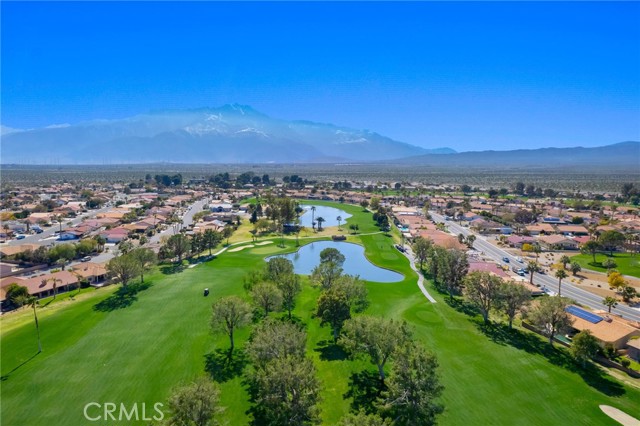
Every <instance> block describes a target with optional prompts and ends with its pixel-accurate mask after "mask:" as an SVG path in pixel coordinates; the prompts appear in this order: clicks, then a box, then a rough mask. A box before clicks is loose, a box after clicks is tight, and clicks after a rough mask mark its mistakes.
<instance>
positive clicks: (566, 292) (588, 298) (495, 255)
mask: <svg viewBox="0 0 640 426" xmlns="http://www.w3.org/2000/svg"><path fill="white" fill-rule="evenodd" d="M429 213H431V217H432V218H433V220H435V221H436V222H445V224H446V225H447V227H448V228H449V231H451V232H453V233H454V234H455V235H458V234H460V233H462V234H464V235H469V234H472V232H471V231H470V230H469V229H468V228H465V227H463V226H460V225H458V224H457V223H455V222H453V221H449V220H446V221H445V219H444V217H443V216H442V215H439V214H437V213H435V212H429ZM473 247H474V248H475V249H476V250H480V251H483V252H484V254H485V256H489V257H491V258H492V259H493V260H495V261H497V262H498V263H500V264H503V263H504V262H503V261H502V258H503V257H507V258H508V259H509V260H510V264H516V265H520V263H518V262H517V261H516V256H513V255H511V254H510V253H509V252H507V251H505V250H502V249H500V248H498V247H496V246H494V245H493V244H491V243H489V242H488V241H486V238H485V237H483V236H481V235H477V234H476V241H475V242H474V244H473ZM521 265H522V267H525V265H524V264H521ZM533 282H534V284H539V285H540V286H541V287H542V288H546V289H548V290H550V291H552V292H554V293H557V292H558V279H557V278H555V277H553V276H549V275H543V274H535V275H534V278H533ZM561 293H562V296H566V297H570V298H571V299H573V300H575V301H576V302H578V303H580V304H582V305H584V306H589V307H590V308H592V309H604V305H603V304H602V296H598V295H595V294H593V293H590V292H588V291H586V290H583V289H581V288H578V287H576V286H574V285H573V284H571V283H570V282H569V280H568V279H564V280H562V292H561ZM611 312H612V313H615V314H618V315H620V316H622V317H623V318H626V319H630V320H633V321H640V310H639V309H637V308H632V307H630V306H627V305H622V304H620V305H618V307H617V308H613V309H612V310H611Z"/></svg>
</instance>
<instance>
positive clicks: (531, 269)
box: [525, 261, 540, 284]
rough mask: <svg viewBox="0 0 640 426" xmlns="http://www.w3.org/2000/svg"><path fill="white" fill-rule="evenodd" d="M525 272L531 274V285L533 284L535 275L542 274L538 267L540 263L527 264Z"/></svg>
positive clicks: (531, 262)
mask: <svg viewBox="0 0 640 426" xmlns="http://www.w3.org/2000/svg"><path fill="white" fill-rule="evenodd" d="M525 271H527V272H528V273H529V274H530V275H529V283H530V284H533V274H534V273H536V272H540V266H539V265H538V262H534V261H530V262H529V263H527V267H526V268H525Z"/></svg>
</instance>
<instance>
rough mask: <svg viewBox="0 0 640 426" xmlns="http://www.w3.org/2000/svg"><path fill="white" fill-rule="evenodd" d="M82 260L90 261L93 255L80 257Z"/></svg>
mask: <svg viewBox="0 0 640 426" xmlns="http://www.w3.org/2000/svg"><path fill="white" fill-rule="evenodd" d="M80 260H81V261H83V262H88V261H90V260H91V256H85V257H83V258H82V259H80Z"/></svg>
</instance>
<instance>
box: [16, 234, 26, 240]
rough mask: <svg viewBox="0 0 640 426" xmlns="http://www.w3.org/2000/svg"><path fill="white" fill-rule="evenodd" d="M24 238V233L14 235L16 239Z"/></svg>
mask: <svg viewBox="0 0 640 426" xmlns="http://www.w3.org/2000/svg"><path fill="white" fill-rule="evenodd" d="M24 238H25V235H22V234H18V235H16V240H24Z"/></svg>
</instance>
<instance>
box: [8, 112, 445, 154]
mask: <svg viewBox="0 0 640 426" xmlns="http://www.w3.org/2000/svg"><path fill="white" fill-rule="evenodd" d="M439 152H442V153H451V152H454V151H453V150H450V149H447V148H445V149H439V150H427V149H423V148H419V147H416V146H413V145H409V144H406V143H402V142H398V141H395V140H392V139H390V138H387V137H385V136H381V135H379V134H377V133H374V132H370V131H367V130H354V129H349V128H346V127H338V126H334V125H331V124H320V123H313V122H308V121H285V120H278V119H273V118H270V117H268V116H266V115H264V114H262V113H260V112H258V111H256V110H254V109H253V108H251V107H249V106H244V105H238V104H232V105H225V106H223V107H220V108H200V109H191V110H178V111H155V112H151V113H148V114H141V115H136V116H134V117H130V118H125V119H119V120H92V121H88V122H83V123H79V124H76V125H70V126H68V125H65V126H54V127H48V128H43V129H35V130H27V131H19V132H12V133H7V134H4V132H3V135H2V158H1V162H2V163H5V164H7V163H43V164H50V163H59V164H64V163H70V164H73V163H76V164H77V163H85V164H103V163H147V162H160V161H169V162H183V163H268V162H276V163H290V162H334V161H375V160H386V159H392V158H400V157H408V156H415V155H421V154H428V153H439Z"/></svg>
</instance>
